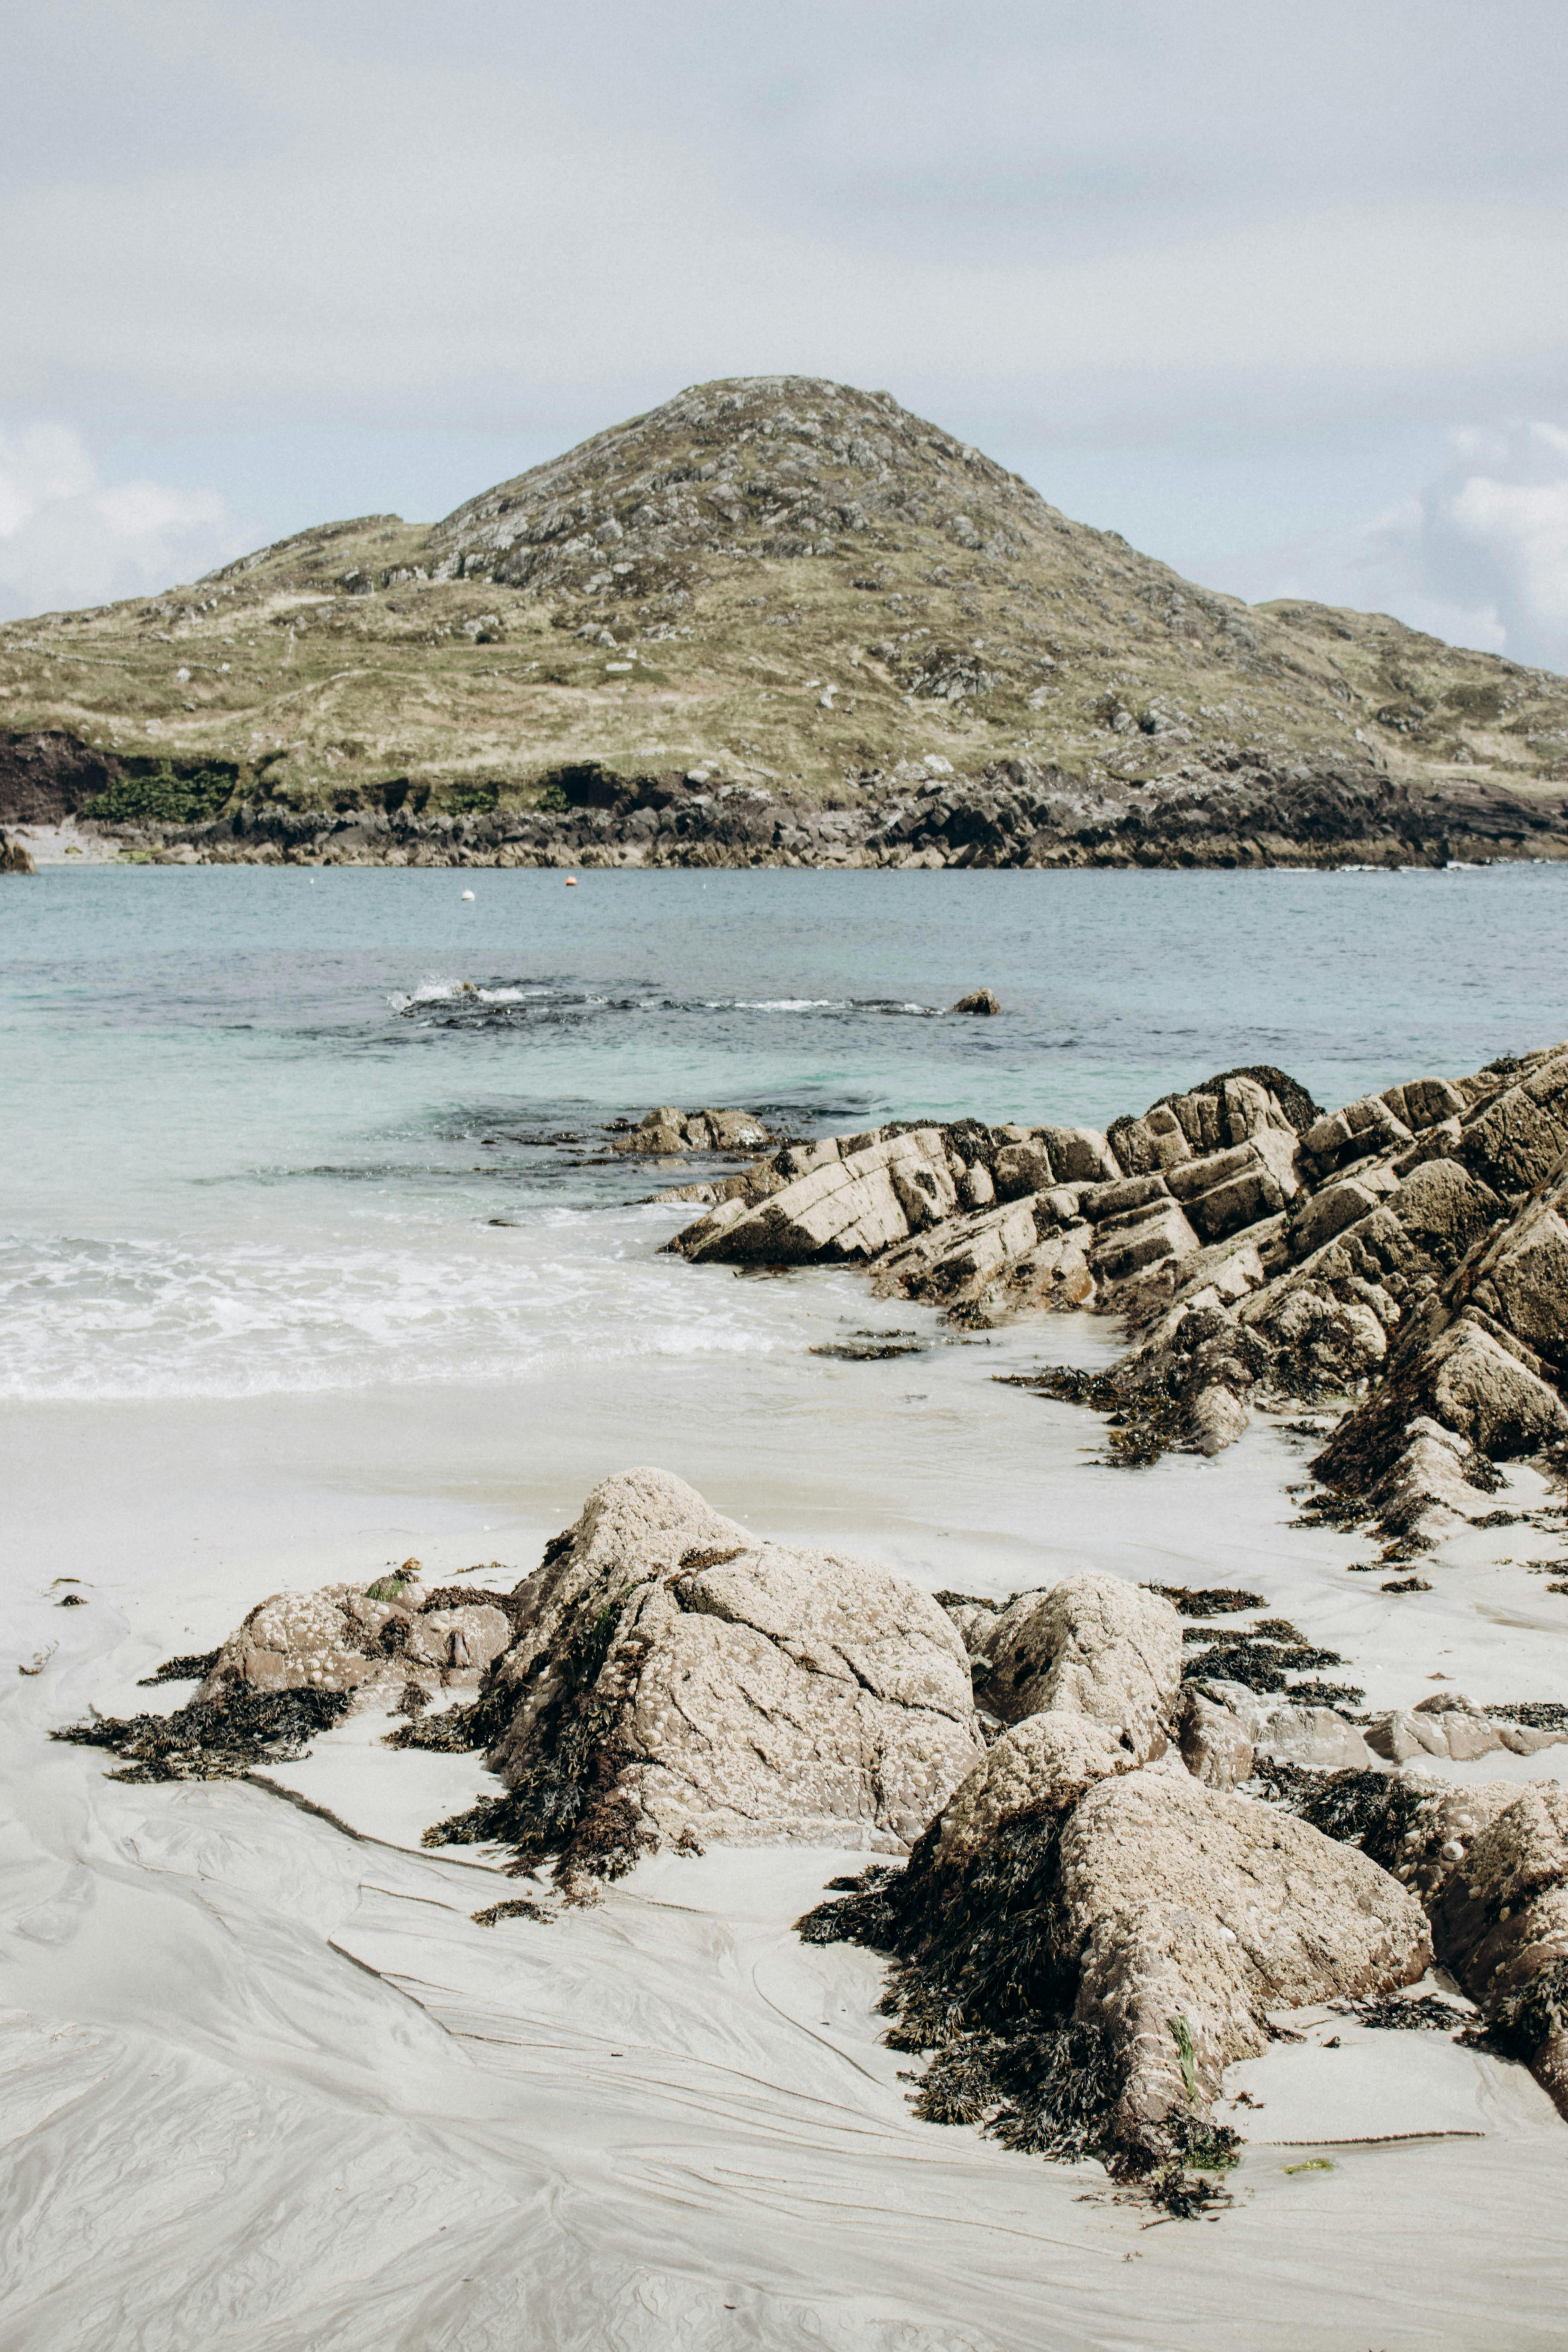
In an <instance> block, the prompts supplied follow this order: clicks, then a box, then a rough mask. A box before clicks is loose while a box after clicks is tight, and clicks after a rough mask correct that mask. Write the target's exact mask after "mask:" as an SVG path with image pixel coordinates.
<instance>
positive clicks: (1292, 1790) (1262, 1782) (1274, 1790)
mask: <svg viewBox="0 0 1568 2352" xmlns="http://www.w3.org/2000/svg"><path fill="white" fill-rule="evenodd" d="M1253 1785H1254V1786H1255V1787H1256V1788H1257V1789H1258V1794H1259V1795H1260V1796H1261V1797H1263V1798H1264V1799H1265V1800H1266V1801H1268V1803H1270V1804H1275V1805H1278V1806H1279V1808H1280V1810H1281V1811H1284V1812H1289V1813H1295V1814H1297V1815H1298V1816H1299V1818H1300V1820H1302V1821H1304V1822H1307V1823H1308V1824H1309V1825H1310V1827H1311V1828H1312V1829H1315V1830H1321V1831H1322V1832H1323V1835H1324V1836H1325V1837H1331V1838H1335V1839H1337V1840H1338V1841H1339V1843H1341V1844H1342V1845H1359V1846H1360V1848H1361V1850H1362V1852H1363V1853H1365V1854H1368V1855H1370V1856H1371V1858H1372V1860H1373V1862H1376V1863H1380V1864H1382V1866H1383V1868H1384V1870H1392V1869H1394V1865H1395V1864H1396V1863H1397V1861H1398V1859H1399V1853H1400V1850H1401V1844H1402V1841H1403V1839H1404V1837H1405V1832H1407V1831H1408V1830H1410V1829H1412V1828H1414V1826H1415V1820H1416V1816H1417V1814H1418V1813H1419V1811H1420V1809H1421V1807H1422V1805H1423V1804H1424V1803H1425V1801H1426V1796H1427V1795H1428V1794H1429V1793H1430V1791H1429V1790H1423V1789H1422V1788H1421V1787H1420V1786H1419V1785H1417V1784H1416V1783H1415V1782H1412V1781H1409V1780H1402V1779H1401V1778H1400V1776H1399V1775H1398V1773H1396V1772H1378V1771H1375V1770H1359V1771H1358V1770H1357V1769H1355V1768H1354V1767H1353V1766H1351V1767H1348V1768H1346V1769H1344V1770H1342V1771H1339V1772H1314V1771H1310V1770H1309V1769H1307V1768H1306V1767H1305V1766H1303V1765H1300V1764H1283V1763H1280V1764H1269V1765H1267V1766H1260V1767H1259V1769H1258V1772H1257V1773H1256V1774H1255V1776H1254V1783H1253Z"/></svg>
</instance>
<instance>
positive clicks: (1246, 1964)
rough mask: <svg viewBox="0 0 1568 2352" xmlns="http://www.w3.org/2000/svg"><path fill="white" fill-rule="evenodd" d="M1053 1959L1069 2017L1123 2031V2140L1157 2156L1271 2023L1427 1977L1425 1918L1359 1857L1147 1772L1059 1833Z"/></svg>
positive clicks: (1119, 2124) (1221, 1793)
mask: <svg viewBox="0 0 1568 2352" xmlns="http://www.w3.org/2000/svg"><path fill="white" fill-rule="evenodd" d="M1057 1911H1058V1926H1057V1937H1058V1951H1059V1952H1060V1954H1061V1956H1062V1958H1063V1959H1066V1960H1070V1961H1072V1962H1074V1963H1076V1966H1077V1970H1078V1993H1077V1999H1076V2002H1075V2004H1074V2010H1073V2015H1074V2017H1075V2019H1076V2020H1077V2021H1079V2022H1081V2023H1099V2024H1102V2025H1104V2026H1106V2027H1108V2028H1109V2029H1110V2033H1111V2035H1112V2037H1113V2039H1114V2042H1115V2043H1116V2046H1117V2047H1118V2048H1119V2049H1120V2050H1121V2053H1122V2054H1123V2059H1124V2064H1125V2075H1124V2080H1123V2084H1122V2089H1121V2096H1120V2099H1119V2100H1118V2103H1117V2111H1116V2133H1117V2137H1118V2138H1119V2139H1120V2140H1121V2144H1122V2145H1123V2147H1129V2148H1133V2149H1137V2148H1141V2147H1142V2148H1145V2149H1147V2150H1148V2151H1149V2153H1150V2155H1151V2156H1152V2157H1156V2158H1157V2157H1158V2155H1159V2154H1160V2152H1161V2151H1162V2149H1163V2147H1164V2146H1165V2145H1167V2144H1168V2142H1169V2140H1170V2138H1171V2137H1172V2136H1173V2133H1174V2132H1176V2131H1178V2129H1179V2127H1180V2126H1183V2125H1184V2124H1187V2123H1189V2122H1191V2121H1193V2120H1194V2119H1195V2118H1196V2117H1198V2116H1201V2115H1202V2113H1203V2112H1204V2111H1205V2109H1206V2108H1207V2106H1208V2105H1209V2104H1210V2103H1211V2102H1212V2101H1213V2100H1214V2099H1215V2097H1216V2096H1217V2095H1218V2094H1219V2092H1220V2090H1221V2088H1222V2084H1223V2078H1224V2074H1225V2069H1226V2067H1227V2066H1230V2065H1234V2064H1235V2063H1237V2061H1238V2060H1240V2059H1243V2058H1256V2057H1258V2056H1260V2055H1261V2053H1262V2052H1263V2051H1264V2050H1265V2049H1266V2048H1267V2047H1268V2023H1267V2015H1268V2011H1271V2010H1289V2009H1294V2008H1300V2007H1302V2006H1304V2005H1306V2004H1308V2003H1310V2002H1317V2001H1324V2000H1357V1999H1363V1998H1365V1997H1367V1996H1369V1995H1373V1994H1377V1993H1385V1992H1390V1991H1393V1990H1394V1989H1395V1988H1396V1987H1398V1986H1400V1985H1405V1984H1410V1983H1413V1982H1414V1981H1415V1979H1416V1978H1418V1977H1420V1976H1421V1975H1423V1974H1424V1972H1425V1970H1426V1968H1427V1967H1428V1965H1429V1963H1430V1959H1431V1940H1430V1937H1429V1935H1428V1932H1427V1926H1426V1918H1425V1916H1423V1913H1422V1911H1421V1907H1420V1906H1419V1904H1417V1903H1416V1902H1415V1899H1414V1897H1413V1896H1411V1895H1409V1894H1408V1893H1406V1891H1405V1889H1404V1888H1403V1887H1402V1886H1401V1885H1399V1884H1398V1883H1397V1881H1396V1880H1394V1879H1393V1878H1391V1877H1390V1876H1389V1874H1387V1873H1386V1872H1385V1871H1383V1870H1381V1869H1380V1868H1379V1867H1378V1865H1377V1864H1375V1863H1373V1862H1371V1861H1369V1860H1368V1859H1367V1857H1366V1856H1365V1855H1364V1854H1363V1853H1358V1852H1357V1851H1356V1850H1355V1849H1354V1848H1352V1847H1348V1846H1344V1845H1340V1844H1337V1843H1335V1842H1334V1841H1333V1840H1332V1839H1331V1838H1327V1837H1324V1836H1322V1835H1321V1832H1318V1831H1317V1830H1315V1829H1312V1828H1310V1826H1309V1825H1308V1824H1307V1823H1306V1822H1300V1821H1297V1820H1295V1819H1294V1818H1292V1817H1291V1816H1290V1815H1289V1814H1285V1813H1282V1812H1280V1811H1279V1810H1278V1809H1277V1808H1275V1807H1273V1806H1269V1805H1265V1804H1262V1803H1260V1802H1258V1801H1257V1800H1256V1799H1254V1798H1250V1797H1245V1796H1239V1795H1237V1794H1235V1793H1232V1792H1227V1791H1226V1790H1219V1789H1212V1788H1202V1787H1200V1786H1199V1785H1198V1784H1197V1782H1196V1781H1194V1780H1190V1779H1187V1778H1185V1777H1176V1776H1173V1775H1169V1774H1165V1773H1152V1772H1134V1773H1130V1774H1129V1775H1128V1776H1127V1777H1126V1778H1125V1779H1121V1780H1102V1781H1100V1783H1099V1784H1098V1785H1097V1786H1095V1787H1093V1788H1091V1789H1090V1790H1089V1792H1088V1794H1087V1795H1086V1796H1085V1797H1084V1799H1083V1800H1082V1801H1081V1803H1080V1804H1079V1806H1078V1808H1077V1810H1076V1811H1075V1812H1074V1813H1073V1814H1072V1817H1071V1818H1070V1820H1069V1821H1068V1822H1067V1824H1066V1825H1065V1827H1064V1828H1063V1830H1062V1832H1061V1845H1060V1880H1059V1892H1058V1902H1057Z"/></svg>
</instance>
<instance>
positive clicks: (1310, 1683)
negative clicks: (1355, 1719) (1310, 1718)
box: [1286, 1675, 1366, 1710]
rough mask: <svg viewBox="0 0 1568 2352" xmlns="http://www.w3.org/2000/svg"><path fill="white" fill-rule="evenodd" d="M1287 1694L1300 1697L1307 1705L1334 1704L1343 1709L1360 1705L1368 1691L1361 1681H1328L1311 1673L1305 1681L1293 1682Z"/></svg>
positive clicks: (1293, 1697)
mask: <svg viewBox="0 0 1568 2352" xmlns="http://www.w3.org/2000/svg"><path fill="white" fill-rule="evenodd" d="M1286 1696H1287V1697H1288V1698H1291V1699H1300V1701H1301V1702H1302V1703H1303V1705H1305V1706H1332V1707H1337V1708H1339V1709H1341V1710H1343V1709H1344V1708H1345V1707H1347V1706H1360V1705H1361V1703H1362V1701H1363V1698H1365V1696H1366V1692H1365V1690H1364V1689H1363V1686H1362V1685H1361V1684H1360V1683H1326V1682H1322V1681H1321V1680H1320V1679H1319V1678H1318V1676H1317V1675H1309V1676H1308V1677H1307V1680H1306V1681H1305V1682H1300V1683H1292V1684H1291V1685H1289V1689H1288V1691H1287V1692H1286Z"/></svg>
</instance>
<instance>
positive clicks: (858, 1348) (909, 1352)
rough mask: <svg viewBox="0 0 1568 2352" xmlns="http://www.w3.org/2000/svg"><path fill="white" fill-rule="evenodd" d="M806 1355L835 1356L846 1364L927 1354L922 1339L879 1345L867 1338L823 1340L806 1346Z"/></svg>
mask: <svg viewBox="0 0 1568 2352" xmlns="http://www.w3.org/2000/svg"><path fill="white" fill-rule="evenodd" d="M805 1352H806V1354H807V1355H808V1356H836V1357H837V1358H838V1360H839V1361H840V1362H842V1363H846V1364H882V1363H886V1362H888V1361H889V1359H890V1358H892V1357H894V1356H924V1355H927V1354H929V1352H930V1349H929V1345H928V1343H927V1342H926V1341H925V1340H923V1339H903V1340H898V1339H889V1340H886V1341H884V1342H883V1343H882V1344H881V1345H880V1346H873V1345H872V1344H871V1343H870V1342H869V1341H868V1340H864V1339H862V1340H858V1341H857V1340H854V1339H838V1340H830V1341H825V1342H824V1343H823V1344H822V1345H821V1346H820V1347H816V1348H808V1349H806V1351H805Z"/></svg>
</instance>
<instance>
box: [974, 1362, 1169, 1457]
mask: <svg viewBox="0 0 1568 2352" xmlns="http://www.w3.org/2000/svg"><path fill="white" fill-rule="evenodd" d="M994 1379H995V1381H996V1382H997V1384H998V1386H999V1387H1001V1388H1005V1389H1027V1390H1028V1391H1030V1392H1031V1394H1033V1395H1035V1396H1047V1397H1054V1398H1056V1399H1057V1400H1058V1402H1059V1403H1062V1404H1076V1405H1087V1406H1088V1408H1089V1411H1090V1412H1098V1413H1102V1414H1104V1415H1105V1416H1106V1417H1107V1420H1108V1423H1109V1427H1110V1435H1109V1437H1108V1438H1107V1441H1106V1443H1107V1445H1108V1448H1109V1451H1108V1452H1107V1453H1106V1454H1104V1455H1103V1456H1102V1457H1101V1458H1102V1459H1103V1460H1104V1461H1106V1462H1108V1463H1110V1465H1111V1466H1112V1467H1113V1468H1115V1469H1119V1470H1146V1469H1148V1468H1149V1467H1150V1466H1151V1465H1152V1464H1153V1463H1156V1462H1158V1461H1159V1459H1160V1457H1161V1455H1162V1454H1166V1453H1168V1452H1169V1451H1170V1449H1171V1448H1172V1447H1173V1446H1174V1445H1181V1444H1184V1443H1185V1440H1186V1435H1187V1423H1186V1412H1185V1409H1184V1405H1183V1402H1182V1400H1181V1398H1180V1397H1179V1396H1178V1395H1177V1394H1176V1393H1175V1391H1174V1389H1173V1387H1172V1386H1170V1385H1166V1386H1163V1387H1161V1386H1155V1387H1151V1388H1146V1389H1135V1390H1129V1389H1123V1388H1119V1387H1118V1386H1117V1384H1116V1378H1115V1375H1114V1373H1110V1372H1085V1371H1078V1370H1073V1369H1072V1368H1071V1367H1070V1366H1068V1365H1048V1366H1047V1367H1046V1368H1045V1369H1044V1370H1040V1371H1037V1372H997V1373H995V1374H994Z"/></svg>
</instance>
